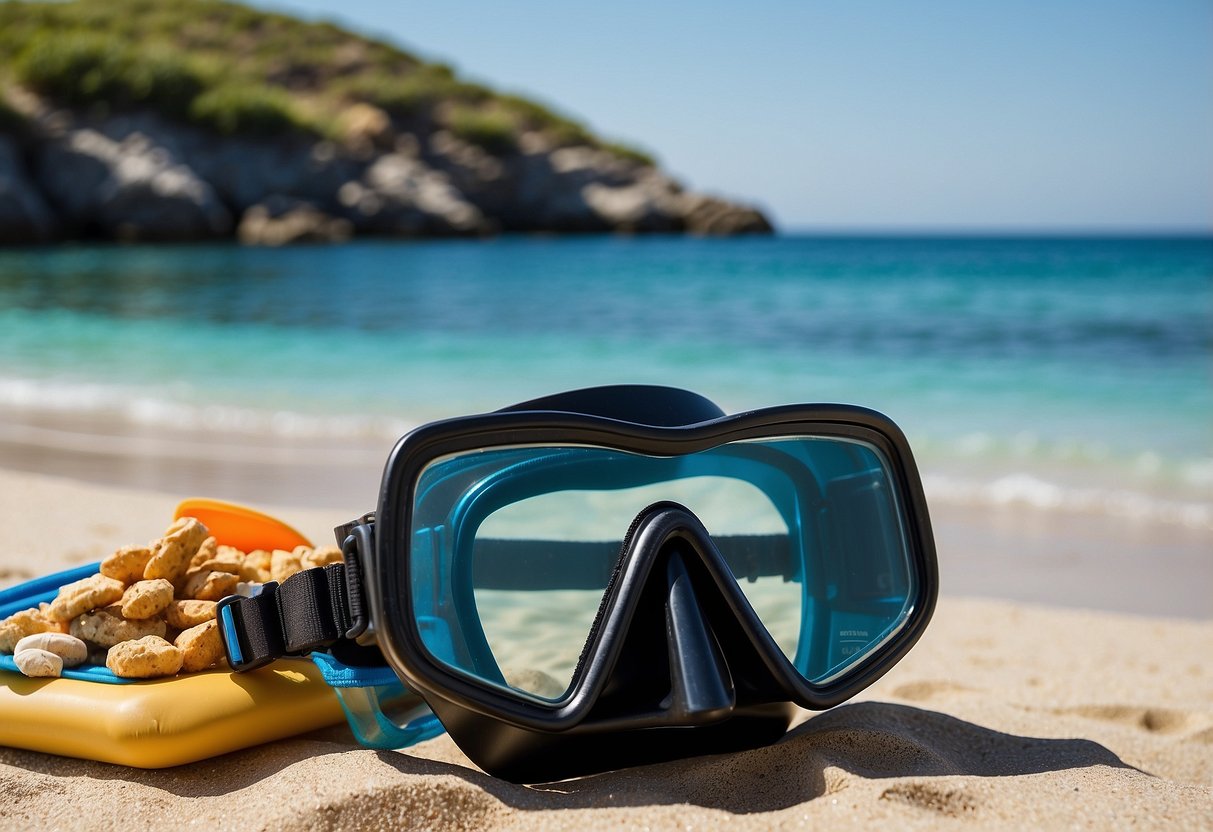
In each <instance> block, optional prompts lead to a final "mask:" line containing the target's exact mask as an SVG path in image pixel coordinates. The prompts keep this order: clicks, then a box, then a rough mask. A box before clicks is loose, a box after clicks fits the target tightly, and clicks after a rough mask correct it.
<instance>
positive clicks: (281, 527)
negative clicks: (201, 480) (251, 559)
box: [173, 497, 312, 552]
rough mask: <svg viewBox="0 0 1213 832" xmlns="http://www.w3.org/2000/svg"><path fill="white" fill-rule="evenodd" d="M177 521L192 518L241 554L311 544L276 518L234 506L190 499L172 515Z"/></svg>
mask: <svg viewBox="0 0 1213 832" xmlns="http://www.w3.org/2000/svg"><path fill="white" fill-rule="evenodd" d="M178 517H196V518H197V519H198V521H199V522H200V523H202V525H204V526H206V527H207V528H208V529H210V532H211V534H212V535H214V536H215V540H216V542H218V543H221V544H223V545H225V546H234V547H236V548H237V549H240V550H241V551H244V552H251V551H253V550H254V549H269V550H273V549H286V550H288V551H289V550H291V549H294V548H295V547H296V546H311V545H312V542H311V541H310V540H308V539H307V538H306V537H304V536H303V535H302V534H300V533H299V532H298V531H296V530H295V529H293V528H291V527H290V526H288V525H287V524H286V523H283V522H282V521H281V520H279V519H278V518H276V517H270V516H269V515H268V514H263V513H262V512H260V511H256V510H255V509H251V508H249V507H248V506H242V505H239V504H237V503H226V502H224V501H222V500H208V499H206V498H204V497H192V498H190V499H188V500H182V501H181V502H180V503H179V504H178V505H177V510H176V511H175V512H173V519H174V520H176V519H177V518H178Z"/></svg>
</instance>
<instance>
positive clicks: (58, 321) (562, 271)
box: [0, 237, 1213, 528]
mask: <svg viewBox="0 0 1213 832" xmlns="http://www.w3.org/2000/svg"><path fill="white" fill-rule="evenodd" d="M620 382H644V383H658V384H673V385H679V386H684V387H688V388H691V389H694V390H697V391H699V392H702V393H705V394H706V395H708V396H709V397H711V398H714V399H715V400H717V401H718V402H719V403H720V404H721V405H722V406H724V407H725V409H726V410H738V409H744V408H750V407H760V406H765V405H772V404H778V403H784V402H798V401H844V402H854V403H859V404H864V405H867V406H870V407H874V408H876V409H878V410H882V411H884V412H885V413H887V414H889V415H890V416H892V417H893V418H894V419H895V420H897V421H898V422H899V423H900V424H901V425H902V426H903V427H904V429H905V430H906V432H907V434H908V435H909V437H910V439H911V442H912V444H913V445H914V448H915V451H916V453H917V455H918V457H919V461H920V466H921V467H922V469H923V471H924V475H925V479H926V481H927V486H928V492H929V494H930V496H931V498H932V499H933V500H942V501H952V502H957V503H962V504H963V503H968V502H973V503H986V504H993V505H999V504H1016V503H1026V504H1029V505H1033V506H1037V507H1039V508H1042V509H1047V510H1060V511H1084V512H1089V511H1096V512H1098V511H1105V512H1114V513H1120V514H1130V515H1141V516H1143V517H1149V518H1151V519H1155V520H1160V521H1162V522H1168V523H1178V524H1182V525H1186V526H1197V527H1202V528H1213V239H1209V238H1204V239H1174V240H1164V239H1123V240H1121V239H1019V238H1014V239H977V238H963V239H942V238H890V239H884V238H861V237H848V238H813V237H802V238H798V237H778V238H771V239H739V240H700V239H681V238H635V239H631V238H600V237H585V238H566V239H529V238H528V239H510V238H506V239H497V240H490V241H450V242H445V241H444V242H359V243H354V244H350V245H344V246H337V247H299V248H291V249H282V250H266V249H250V248H240V247H236V246H232V245H213V246H187V247H63V248H56V249H45V250H34V249H31V250H19V251H18V250H14V251H3V252H0V419H4V418H7V419H23V420H30V419H37V418H38V417H39V415H40V414H44V413H49V414H60V415H63V414H70V415H71V416H72V417H73V418H77V417H84V418H86V419H88V420H90V421H91V422H93V423H95V424H96V425H100V426H104V425H111V426H113V425H117V426H120V427H121V428H122V429H123V430H138V429H139V428H140V427H141V426H146V427H149V428H152V427H157V428H170V429H171V428H189V429H191V430H202V431H220V432H238V433H241V434H246V435H252V436H256V435H258V434H265V435H272V436H274V437H277V438H279V439H281V438H283V437H285V438H288V439H290V440H292V441H300V442H323V441H325V440H326V438H332V437H341V438H343V439H348V438H350V437H367V438H368V439H373V440H376V441H378V440H381V439H385V438H390V437H394V436H396V435H398V434H399V433H400V432H402V431H404V430H406V429H407V428H408V427H409V426H411V425H414V424H417V423H419V422H423V421H427V420H429V419H432V418H439V417H443V416H451V415H459V414H462V413H468V412H473V411H477V410H485V409H493V408H496V407H500V406H503V405H506V404H509V403H512V402H514V401H519V400H522V399H525V398H528V397H532V396H536V395H541V394H544V393H548V392H553V391H555V390H558V389H564V388H571V387H579V386H586V385H590V384H602V383H620Z"/></svg>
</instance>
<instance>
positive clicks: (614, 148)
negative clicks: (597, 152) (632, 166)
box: [602, 142, 657, 167]
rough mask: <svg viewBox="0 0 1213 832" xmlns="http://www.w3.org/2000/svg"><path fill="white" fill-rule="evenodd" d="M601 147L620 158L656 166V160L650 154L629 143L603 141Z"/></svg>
mask: <svg viewBox="0 0 1213 832" xmlns="http://www.w3.org/2000/svg"><path fill="white" fill-rule="evenodd" d="M602 149H603V150H606V151H609V152H610V153H612V154H614V155H615V156H618V157H619V158H620V159H626V160H627V161H629V162H635V163H636V164H638V165H645V166H647V167H656V166H657V160H656V159H655V158H653V156H652V155H651V154H649V153H646V152H644V151H643V150H641V149H640V148H637V147H632V146H631V145H626V144H620V143H619V142H603V144H602Z"/></svg>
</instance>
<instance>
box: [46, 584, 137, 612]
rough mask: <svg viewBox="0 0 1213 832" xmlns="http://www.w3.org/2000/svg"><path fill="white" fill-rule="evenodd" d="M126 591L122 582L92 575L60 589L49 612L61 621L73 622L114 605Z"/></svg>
mask: <svg viewBox="0 0 1213 832" xmlns="http://www.w3.org/2000/svg"><path fill="white" fill-rule="evenodd" d="M124 589H125V587H124V586H123V585H122V581H116V580H114V579H113V578H109V577H106V576H105V575H90V576H89V577H87V578H83V579H81V580H79V581H75V582H74V583H70V584H66V585H65V586H63V587H60V589H59V594H58V595H57V596H56V597H55V600H54V601H51V606H50V610H49V612H50V614H51V617H52V618H55V619H57V620H59V621H71V620H72V619H73V618H75V617H76V616H78V615H80V614H81V613H86V612H88V611H89V610H95V609H97V608H98V607H104V606H106V605H107V604H112V603H114V602H115V601H117V600H118V599H119V598H121V597H122V591H123V590H124Z"/></svg>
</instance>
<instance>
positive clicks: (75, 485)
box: [0, 413, 1213, 620]
mask: <svg viewBox="0 0 1213 832" xmlns="http://www.w3.org/2000/svg"><path fill="white" fill-rule="evenodd" d="M13 417H14V414H12V413H9V414H7V416H6V418H4V419H2V420H0V495H2V496H4V497H6V500H4V501H3V502H7V503H10V504H11V503H12V502H13V499H14V495H21V494H23V493H24V492H26V491H27V490H29V489H30V488H31V487H33V486H31V484H35V483H36V484H37V486H36V488H41V489H46V490H49V492H51V493H58V492H59V491H60V490H62V489H61V488H60V486H62V487H63V488H66V489H67V491H65V492H64V493H70V494H75V495H78V496H77V497H75V498H74V499H76V500H78V501H81V502H87V503H94V502H105V501H106V500H107V498H108V495H109V494H110V493H111V492H115V493H122V494H135V495H137V499H138V501H139V502H140V504H159V505H169V508H168V509H166V510H165V511H164V512H163V513H164V516H167V515H168V512H171V505H175V503H176V502H177V500H179V499H184V498H186V497H192V496H205V497H213V498H217V499H224V500H230V501H234V502H243V503H248V504H251V505H254V506H259V507H267V508H269V509H271V510H281V511H283V512H284V513H285V514H287V515H289V516H288V517H285V518H284V519H287V520H288V522H292V524H294V525H306V524H311V526H312V529H313V531H312V532H310V533H309V534H310V535H311V536H312V537H313V539H314V540H315V541H316V542H318V543H322V544H327V543H328V542H329V540H330V538H331V536H332V531H331V530H332V528H333V527H334V526H336V525H338V524H340V523H343V522H345V521H346V520H348V519H350V518H352V517H356V516H359V515H361V514H363V513H365V512H366V511H369V510H372V509H374V508H375V507H376V502H377V498H378V492H379V482H380V479H381V477H382V472H383V464H384V462H385V461H386V459H387V457H388V453H389V452H390V450H391V448H392V445H393V444H394V441H391V440H387V439H384V438H370V437H324V438H322V439H307V438H291V437H284V436H277V437H267V436H264V435H257V436H254V435H241V434H238V433H220V432H217V431H213V430H192V431H191V430H169V429H163V428H161V429H154V428H149V427H143V426H130V425H127V426H117V425H114V424H111V425H108V426H107V427H106V428H105V429H106V430H107V431H108V432H107V433H98V432H97V431H98V425H97V423H96V421H95V420H91V419H88V418H84V417H72V416H70V415H67V414H60V415H57V416H49V415H46V414H40V415H39V416H38V417H37V418H36V419H22V418H13ZM924 473H925V476H924V479H928V478H929V477H930V475H931V472H930V470H929V469H928V470H927V471H926V472H924ZM927 496H928V503H929V507H930V511H931V519H932V525H933V527H934V533H935V540H936V547H937V550H938V557H939V562H940V575H941V594H945V595H949V596H958V597H986V598H995V599H1003V600H1008V601H1021V602H1029V603H1037V604H1045V605H1051V606H1062V607H1068V608H1072V609H1089V610H1105V611H1110V612H1124V613H1130V614H1137V615H1155V616H1169V617H1180V618H1192V619H1197V620H1213V558H1211V557H1209V552H1210V551H1213V529H1206V528H1203V527H1191V526H1186V525H1184V524H1180V523H1165V522H1159V521H1157V520H1151V519H1145V518H1140V517H1118V516H1114V515H1110V514H1107V513H1098V512H1081V511H1067V510H1051V509H1046V508H1037V507H1033V506H1030V505H1023V504H1010V505H1005V506H991V505H980V504H966V503H964V502H949V501H942V500H939V499H935V498H933V497H932V494H931V491H930V489H928V495H927ZM22 502H23V501H22ZM284 507H285V508H284ZM26 510H27V511H28V512H31V513H32V514H33V515H34V516H36V515H37V513H38V512H39V511H42V510H45V507H39V506H37V505H36V504H33V503H29V504H27V505H26ZM291 517H295V518H296V521H292V520H291V519H290V518H291ZM300 518H301V519H300ZM20 522H21V521H20V519H19V518H18V517H16V516H11V517H10V523H9V524H8V528H12V527H13V525H14V524H17V525H20ZM97 522H98V523H101V522H102V520H101V519H100V518H99V519H98V521H97ZM154 531H155V530H154V529H153V530H152V531H148V532H141V533H140V534H138V535H137V536H136V537H134V538H126V539H119V540H115V541H113V545H114V547H115V548H116V547H117V546H119V545H124V544H127V543H130V542H132V540H140V539H143V538H144V537H147V536H148V535H150V534H152V533H153V532H154ZM105 554H108V552H100V553H99V554H98V557H103V556H104V555H105ZM44 571H45V570H44Z"/></svg>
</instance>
